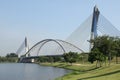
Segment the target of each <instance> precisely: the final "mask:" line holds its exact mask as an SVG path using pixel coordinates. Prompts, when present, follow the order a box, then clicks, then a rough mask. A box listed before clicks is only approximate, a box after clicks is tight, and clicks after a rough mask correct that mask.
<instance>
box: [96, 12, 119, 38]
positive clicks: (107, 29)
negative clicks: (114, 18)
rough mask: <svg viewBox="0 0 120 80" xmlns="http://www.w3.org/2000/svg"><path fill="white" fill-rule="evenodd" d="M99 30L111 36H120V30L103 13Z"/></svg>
mask: <svg viewBox="0 0 120 80" xmlns="http://www.w3.org/2000/svg"><path fill="white" fill-rule="evenodd" d="M97 26H98V30H99V31H101V32H103V33H102V34H103V35H109V36H114V37H115V36H120V31H119V30H118V29H117V28H116V27H115V26H113V25H112V24H111V22H110V21H108V20H107V19H106V18H105V17H104V16H103V15H102V14H101V15H100V17H99V21H98V25H97Z"/></svg>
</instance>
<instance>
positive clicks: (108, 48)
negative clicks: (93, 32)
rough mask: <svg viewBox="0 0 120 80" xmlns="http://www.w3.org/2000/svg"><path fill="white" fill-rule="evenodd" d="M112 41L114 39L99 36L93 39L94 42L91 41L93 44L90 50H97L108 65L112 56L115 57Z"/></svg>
mask: <svg viewBox="0 0 120 80" xmlns="http://www.w3.org/2000/svg"><path fill="white" fill-rule="evenodd" d="M114 39H115V38H114V37H109V36H99V37H97V38H95V39H94V40H92V43H93V44H94V46H93V48H92V50H94V49H96V48H97V49H98V50H99V51H100V52H101V53H103V55H104V56H105V57H106V59H107V58H108V60H109V65H110V63H111V60H112V58H113V56H114V55H115V50H114V46H115V44H114ZM105 63H106V62H105Z"/></svg>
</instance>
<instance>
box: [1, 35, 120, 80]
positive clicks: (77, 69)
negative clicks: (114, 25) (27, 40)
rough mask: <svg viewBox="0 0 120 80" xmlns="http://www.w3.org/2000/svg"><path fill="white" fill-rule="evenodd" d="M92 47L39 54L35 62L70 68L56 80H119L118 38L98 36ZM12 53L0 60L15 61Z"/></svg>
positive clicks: (119, 39)
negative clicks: (89, 50) (77, 50)
mask: <svg viewBox="0 0 120 80" xmlns="http://www.w3.org/2000/svg"><path fill="white" fill-rule="evenodd" d="M90 43H91V44H93V48H92V49H91V52H89V53H81V54H79V53H76V52H68V53H64V54H63V56H40V57H39V58H38V59H35V62H36V63H38V64H40V65H44V66H53V67H59V68H65V69H69V70H72V71H71V73H69V74H67V75H65V76H62V77H60V78H57V79H56V80H119V79H120V76H119V75H120V38H118V37H109V36H99V37H97V38H95V39H94V40H90ZM17 60H18V56H17V55H15V54H14V53H10V54H7V55H6V56H5V57H0V62H16V61H17Z"/></svg>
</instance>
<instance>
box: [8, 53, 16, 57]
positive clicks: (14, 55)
mask: <svg viewBox="0 0 120 80" xmlns="http://www.w3.org/2000/svg"><path fill="white" fill-rule="evenodd" d="M6 57H7V58H8V57H18V55H17V54H15V53H10V54H7V55H6Z"/></svg>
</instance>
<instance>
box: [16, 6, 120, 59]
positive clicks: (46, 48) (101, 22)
mask: <svg viewBox="0 0 120 80" xmlns="http://www.w3.org/2000/svg"><path fill="white" fill-rule="evenodd" d="M99 35H109V36H114V37H115V36H118V37H119V36H120V31H119V30H118V29H117V28H116V27H115V26H113V25H112V24H111V23H110V22H109V21H108V20H107V19H106V18H105V17H104V16H103V15H102V14H101V13H100V11H99V10H98V8H97V7H96V6H95V7H94V10H93V14H92V15H90V16H89V17H88V18H87V19H86V20H85V21H84V22H83V23H82V24H81V25H80V26H79V27H78V28H77V29H76V30H75V31H74V32H73V33H72V34H71V35H70V36H69V37H68V38H67V39H66V40H59V39H45V40H42V41H39V42H38V43H36V44H35V45H34V46H33V47H31V48H30V49H29V47H28V44H27V38H26V39H25V41H24V42H23V44H22V45H21V46H20V48H19V49H18V51H17V52H16V53H17V54H21V53H23V54H25V55H27V56H29V57H28V58H30V56H32V57H37V56H49V55H62V54H63V53H66V52H70V51H72V52H79V53H82V52H89V51H90V50H91V48H92V46H93V45H92V44H91V43H90V40H91V39H94V38H95V37H97V36H99Z"/></svg>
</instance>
